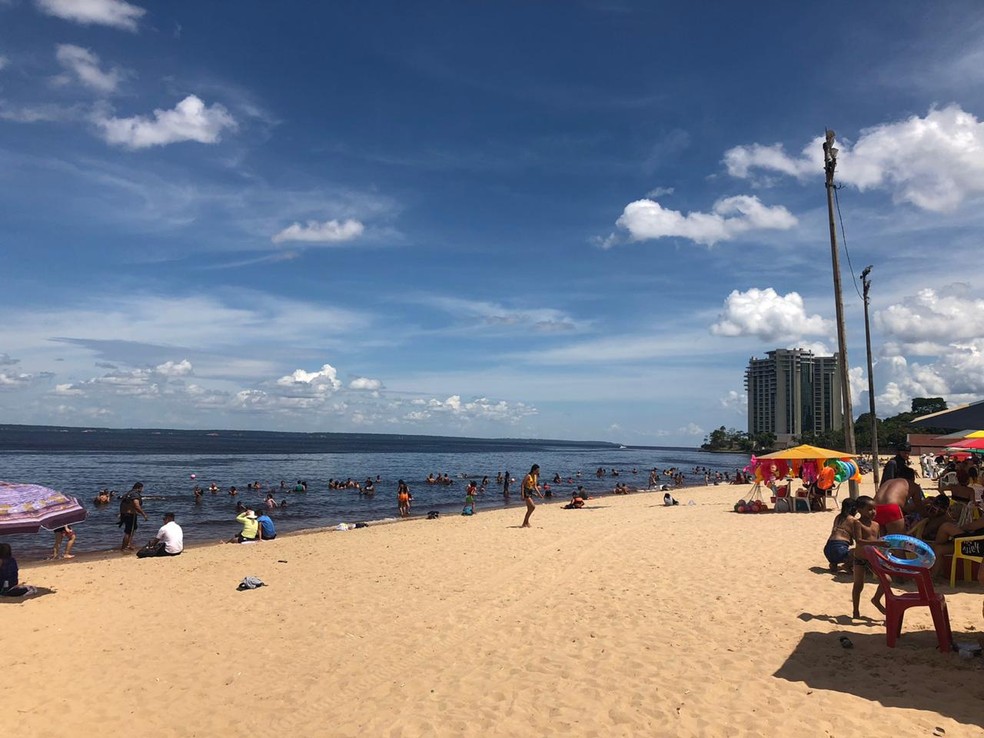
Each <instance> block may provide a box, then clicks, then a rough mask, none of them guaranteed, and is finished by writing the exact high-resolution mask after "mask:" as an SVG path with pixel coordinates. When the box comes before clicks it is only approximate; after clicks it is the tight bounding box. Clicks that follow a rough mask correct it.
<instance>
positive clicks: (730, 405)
mask: <svg viewBox="0 0 984 738" xmlns="http://www.w3.org/2000/svg"><path fill="white" fill-rule="evenodd" d="M720 402H721V407H723V408H725V409H726V410H732V411H734V412H735V413H737V414H739V415H744V414H745V413H746V412H748V393H747V392H738V391H737V390H728V394H726V395H725V396H724V397H722V398H721V400H720Z"/></svg>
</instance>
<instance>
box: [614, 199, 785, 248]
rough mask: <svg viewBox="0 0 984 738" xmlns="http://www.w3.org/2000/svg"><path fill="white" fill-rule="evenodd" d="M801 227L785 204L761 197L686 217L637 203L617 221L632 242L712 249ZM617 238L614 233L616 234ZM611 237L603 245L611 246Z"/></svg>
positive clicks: (718, 205)
mask: <svg viewBox="0 0 984 738" xmlns="http://www.w3.org/2000/svg"><path fill="white" fill-rule="evenodd" d="M796 224H797V220H796V218H795V216H793V214H792V213H790V212H789V211H788V210H786V208H784V207H782V206H781V205H776V206H774V207H769V206H767V205H763V204H762V203H761V202H760V201H759V199H758V198H757V197H754V196H750V195H736V196H734V197H726V198H724V199H721V200H718V201H717V202H716V203H714V207H713V208H712V210H711V212H710V213H702V212H691V213H687V214H683V213H681V212H680V211H678V210H668V209H666V208H664V207H663V206H662V205H660V204H659V203H658V202H656V201H654V200H637V201H635V202H631V203H629V204H628V205H626V206H625V210H624V211H623V212H622V215H621V216H620V217H619V219H618V220H617V221H616V225H617V226H618V227H619V228H623V229H625V230H626V231H628V233H629V237H630V239H631V240H632V241H646V240H650V239H654V238H668V237H674V236H675V237H679V238H687V239H690V240H691V241H695V242H696V243H701V244H705V245H707V246H711V245H713V244H715V243H717V242H718V241H731V240H733V239H735V238H738V237H739V236H741V235H743V234H745V233H748V232H750V231H760V230H788V229H790V228H793V227H794V226H795V225H796ZM613 235H614V234H613ZM614 242H615V239H613V238H612V237H611V236H610V237H609V238H608V239H606V240H605V242H603V243H602V246H603V247H610V246H611V245H613V243H614Z"/></svg>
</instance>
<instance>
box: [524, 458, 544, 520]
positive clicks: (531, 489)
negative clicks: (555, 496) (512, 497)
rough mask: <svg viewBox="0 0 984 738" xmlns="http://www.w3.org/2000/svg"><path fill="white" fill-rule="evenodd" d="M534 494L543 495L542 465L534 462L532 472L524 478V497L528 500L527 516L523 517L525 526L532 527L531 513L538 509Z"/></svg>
mask: <svg viewBox="0 0 984 738" xmlns="http://www.w3.org/2000/svg"><path fill="white" fill-rule="evenodd" d="M533 495H536V496H537V497H541V498H542V497H543V495H542V494H540V465H539V464H534V465H533V466H531V467H530V473H529V474H527V475H526V477H525V478H524V479H523V499H524V500H525V501H526V517H525V518H523V525H522V526H521V527H523V528H529V527H530V515H532V514H533V511H534V510H536V505H534V504H533Z"/></svg>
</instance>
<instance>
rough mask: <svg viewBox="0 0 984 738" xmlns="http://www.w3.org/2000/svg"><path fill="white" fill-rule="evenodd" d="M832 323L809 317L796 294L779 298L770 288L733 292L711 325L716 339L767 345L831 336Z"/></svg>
mask: <svg viewBox="0 0 984 738" xmlns="http://www.w3.org/2000/svg"><path fill="white" fill-rule="evenodd" d="M831 328H832V324H831V322H830V321H829V320H824V319H823V318H822V317H820V316H819V315H807V314H806V309H805V307H804V305H803V298H802V297H800V295H799V294H798V293H796V292H790V293H789V294H787V295H780V294H778V293H777V292H776V291H775V290H774V289H772V288H771V287H767V288H766V289H764V290H760V289H758V288H755V287H753V288H751V289H750V290H748V291H747V292H741V291H739V290H734V291H733V292H732V293H731V294H730V295H728V298H727V299H726V300H725V302H724V312H723V313H722V314H721V315H719V316H718V322H717V323H715V324H714V325H712V326H711V333H713V334H714V335H715V336H729V337H736V336H754V337H756V338H759V339H761V340H762V341H766V342H772V343H774V342H777V341H785V340H795V339H797V338H798V337H800V336H807V335H829V334H830V331H831Z"/></svg>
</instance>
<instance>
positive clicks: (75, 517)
mask: <svg viewBox="0 0 984 738" xmlns="http://www.w3.org/2000/svg"><path fill="white" fill-rule="evenodd" d="M86 514H87V513H86V511H85V508H84V507H82V505H81V504H80V503H79V501H78V500H77V499H75V498H74V497H69V496H68V495H65V494H62V493H61V492H58V491H56V490H53V489H49V488H48V487H42V486H41V485H39V484H21V483H18V482H0V534H7V535H13V534H14V533H37V532H38V531H39V530H41V529H42V528H44V529H45V530H54V529H55V528H61V527H62V526H63V525H73V524H74V523H81V522H82V521H83V520H85V518H86Z"/></svg>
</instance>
